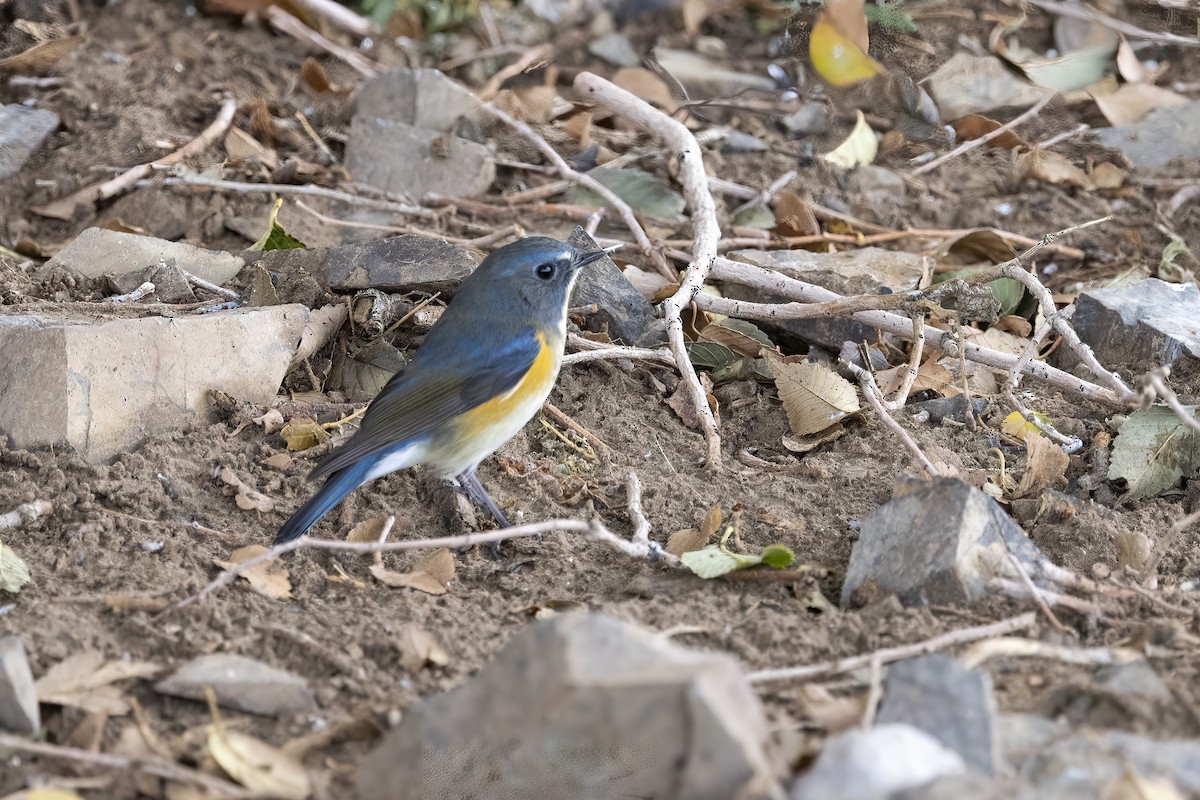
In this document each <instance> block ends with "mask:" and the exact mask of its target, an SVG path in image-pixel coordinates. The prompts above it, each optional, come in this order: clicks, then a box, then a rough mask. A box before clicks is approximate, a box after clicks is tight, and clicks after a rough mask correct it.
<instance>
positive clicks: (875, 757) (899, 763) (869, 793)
mask: <svg viewBox="0 0 1200 800" xmlns="http://www.w3.org/2000/svg"><path fill="white" fill-rule="evenodd" d="M966 771H967V767H966V765H965V764H964V763H963V760H962V759H961V758H960V757H959V755H958V754H957V753H955V752H954V751H953V750H949V749H947V748H946V747H945V746H943V745H942V744H941V742H939V741H938V740H937V739H934V738H933V737H932V736H930V735H929V734H928V733H926V732H925V731H922V730H920V729H918V728H914V727H912V726H911V725H902V724H895V723H893V724H890V725H876V726H875V727H873V728H871V729H870V730H850V731H846V732H845V733H840V734H838V735H836V736H833V737H831V738H830V739H829V740H828V741H827V742H826V743H825V749H824V750H822V751H821V754H820V755H819V756H817V760H816V763H815V764H813V766H812V768H811V769H809V771H808V772H806V773H804V774H803V775H801V776H800V778H799V779H798V780H797V781H796V783H795V784H794V785H793V786H792V793H791V800H883V798H886V797H888V796H889V795H890V794H892V793H894V792H900V791H903V790H905V789H910V788H913V787H915V786H921V785H923V784H926V783H929V782H930V781H932V780H935V779H937V778H941V777H943V776H947V775H960V774H963V773H965V772H966ZM713 796H714V797H715V796H716V795H713Z"/></svg>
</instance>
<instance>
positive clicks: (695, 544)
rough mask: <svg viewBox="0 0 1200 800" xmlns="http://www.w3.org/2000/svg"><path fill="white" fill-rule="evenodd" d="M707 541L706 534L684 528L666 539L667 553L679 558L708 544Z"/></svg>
mask: <svg viewBox="0 0 1200 800" xmlns="http://www.w3.org/2000/svg"><path fill="white" fill-rule="evenodd" d="M708 539H709V536H708V534H706V533H703V532H702V531H698V530H696V529H695V528H684V529H683V530H681V531H675V532H674V533H672V534H671V535H670V536H668V537H667V552H668V553H670V554H671V555H673V556H681V555H683V554H684V553H690V552H692V551H693V550H700V549H702V548H703V547H704V546H705V545H707V544H708Z"/></svg>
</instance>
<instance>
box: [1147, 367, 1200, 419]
mask: <svg viewBox="0 0 1200 800" xmlns="http://www.w3.org/2000/svg"><path fill="white" fill-rule="evenodd" d="M1170 374H1171V368H1170V367H1168V366H1162V367H1158V368H1156V369H1153V370H1151V371H1150V372H1149V373H1148V374H1147V375H1146V382H1147V384H1148V386H1149V388H1150V389H1152V390H1153V391H1154V394H1155V395H1157V396H1158V397H1161V398H1162V399H1163V402H1165V403H1166V404H1167V406H1168V407H1169V408H1170V409H1171V411H1173V412H1174V413H1175V416H1176V417H1178V418H1179V421H1180V422H1182V423H1183V424H1184V425H1186V426H1188V427H1189V428H1191V429H1192V430H1194V431H1196V432H1197V433H1200V419H1196V414H1195V413H1194V412H1189V411H1188V410H1187V409H1186V408H1184V406H1183V404H1182V403H1180V402H1179V396H1178V395H1176V394H1175V390H1174V389H1172V388H1171V387H1170V386H1168V385H1167V382H1166V380H1164V379H1165V378H1167V377H1168V376H1169V375H1170Z"/></svg>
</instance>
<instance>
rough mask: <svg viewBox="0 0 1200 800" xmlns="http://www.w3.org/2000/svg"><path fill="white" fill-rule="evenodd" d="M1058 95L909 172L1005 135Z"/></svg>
mask: <svg viewBox="0 0 1200 800" xmlns="http://www.w3.org/2000/svg"><path fill="white" fill-rule="evenodd" d="M1056 96H1057V95H1056V93H1054V92H1050V93H1049V94H1047V95H1046V96H1045V97H1043V98H1042V99H1041V100H1039V101H1037V102H1036V103H1034V104H1033V105H1032V106H1030V107H1029V108H1028V109H1026V111H1025V113H1023V114H1021V115H1020V116H1019V117H1017V118H1016V119H1013V120H1011V121H1010V122H1006V123H1004V124H1003V125H1001V126H1000V127H999V128H996V130H994V131H989V132H988V133H985V134H984V135H983V136H980V137H979V138H978V139H971V140H969V141H966V142H963V143H962V144H960V145H959V146H958V147H956V148H954V149H953V150H951V151H950V152H949V153H946V154H945V155H944V156H939V157H938V158H935V159H934V160H933V161H930V162H929V163H928V164H922V165H921V166H919V167H917V168H916V169H914V170H911V171H910V172H909V173H908V174H909V175H910V176H911V177H914V178H915V177H917V176H918V175H924V174H925V173H926V172H932V171H933V170H935V169H937V168H938V167H940V166H941V165H942V164H945V163H946V162H947V161H950V160H951V159H954V158H958V157H959V156H961V155H962V154H963V153H967V152H969V151H971V150H974V149H975V148H976V147H979V146H980V145H984V144H987V143H988V142H990V141H991V140H992V139H995V138H997V137H999V136H1003V135H1004V134H1006V133H1008V132H1009V131H1011V130H1012V129H1013V128H1015V127H1017V126H1018V125H1020V124H1021V123H1023V122H1028V121H1029V120H1031V119H1033V118H1034V117H1036V116H1037V114H1038V112H1039V111H1041V110H1042V109H1043V108H1045V107H1046V104H1047V103H1049V102H1050V101H1051V100H1053V99H1054V98H1055V97H1056Z"/></svg>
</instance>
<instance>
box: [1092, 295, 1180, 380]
mask: <svg viewBox="0 0 1200 800" xmlns="http://www.w3.org/2000/svg"><path fill="white" fill-rule="evenodd" d="M1072 324H1073V325H1074V327H1075V331H1076V332H1077V333H1078V334H1079V338H1080V339H1082V340H1083V342H1084V344H1087V345H1088V346H1090V347H1091V348H1092V350H1093V351H1094V352H1095V353H1096V357H1097V358H1099V359H1100V363H1101V364H1104V365H1105V366H1107V367H1109V368H1110V369H1113V368H1116V369H1123V370H1127V371H1129V372H1130V373H1131V374H1136V375H1140V374H1142V373H1144V372H1147V371H1149V370H1151V369H1154V368H1155V367H1158V366H1160V365H1164V364H1165V365H1167V366H1170V367H1171V370H1172V377H1173V378H1174V379H1176V380H1179V381H1184V382H1186V381H1188V380H1190V379H1191V378H1193V377H1196V376H1200V288H1197V287H1196V284H1194V283H1184V284H1180V283H1167V282H1165V281H1160V280H1159V279H1157V278H1147V279H1146V280H1143V281H1138V282H1137V283H1135V284H1133V285H1126V286H1117V287H1114V288H1112V289H1090V290H1088V291H1086V292H1083V293H1082V294H1081V295H1080V296H1079V298H1078V299H1077V300H1076V301H1075V316H1074V317H1073V318H1072Z"/></svg>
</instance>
